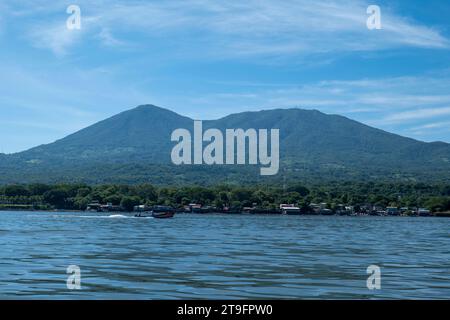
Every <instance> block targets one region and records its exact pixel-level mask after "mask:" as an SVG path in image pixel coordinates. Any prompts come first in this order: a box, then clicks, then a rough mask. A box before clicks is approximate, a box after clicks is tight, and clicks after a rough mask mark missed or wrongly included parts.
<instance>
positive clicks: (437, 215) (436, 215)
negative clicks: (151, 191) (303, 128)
mask: <svg viewBox="0 0 450 320" xmlns="http://www.w3.org/2000/svg"><path fill="white" fill-rule="evenodd" d="M1 212H37V213H38V212H42V213H52V212H61V213H71V212H73V213H82V212H85V213H92V214H96V213H97V214H135V213H136V212H134V211H101V212H97V211H88V210H76V209H74V210H67V209H61V210H60V209H52V210H33V209H29V210H26V209H3V208H2V209H0V214H1ZM180 214H189V215H199V216H201V215H229V216H234V215H240V216H307V217H336V216H338V217H383V218H386V217H396V218H408V217H411V218H419V217H422V218H450V212H441V213H431V214H430V215H371V214H337V213H336V214H311V213H309V214H307V213H305V214H282V213H249V212H233V213H226V212H205V213H196V212H177V213H176V215H180Z"/></svg>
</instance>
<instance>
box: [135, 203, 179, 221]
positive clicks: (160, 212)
mask: <svg viewBox="0 0 450 320" xmlns="http://www.w3.org/2000/svg"><path fill="white" fill-rule="evenodd" d="M174 215H175V209H174V208H172V207H169V206H154V207H153V208H152V209H151V211H145V212H139V213H137V214H135V215H134V216H135V217H137V218H157V219H166V218H173V216H174Z"/></svg>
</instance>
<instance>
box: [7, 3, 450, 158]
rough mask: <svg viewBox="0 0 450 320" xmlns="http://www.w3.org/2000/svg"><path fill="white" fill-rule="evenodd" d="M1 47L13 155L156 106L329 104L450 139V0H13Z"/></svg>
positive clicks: (427, 137)
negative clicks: (74, 25)
mask: <svg viewBox="0 0 450 320" xmlns="http://www.w3.org/2000/svg"><path fill="white" fill-rule="evenodd" d="M70 5H77V6H78V7H79V8H80V11H81V19H80V22H81V26H80V27H81V28H80V29H69V28H68V27H67V23H66V22H67V20H68V18H70V17H71V14H72V13H71V12H69V13H67V8H68V7H69V6H70ZM369 5H377V6H379V8H380V10H381V29H373V30H369V29H368V28H367V24H366V22H367V19H368V18H369V16H370V14H368V13H367V8H368V6H369ZM0 48H1V49H0V153H14V152H19V151H22V150H26V149H28V148H30V147H34V146H36V145H40V144H45V143H50V142H53V141H55V140H57V139H60V138H62V137H64V136H66V135H68V134H70V133H73V132H75V131H77V130H79V129H82V128H84V127H86V126H89V125H91V124H94V123H95V122H97V121H100V120H103V119H105V118H107V117H110V116H112V115H114V114H117V113H119V112H122V111H124V110H128V109H131V108H133V107H136V106H138V105H142V104H154V105H157V106H160V107H164V108H167V109H170V110H173V111H175V112H177V113H180V114H182V115H186V116H190V117H192V118H195V119H215V118H220V117H222V116H225V115H228V114H231V113H237V112H242V111H256V110H262V109H272V108H292V107H298V108H304V109H317V110H320V111H322V112H325V113H328V114H340V115H344V116H346V117H349V118H351V119H354V120H357V121H360V122H362V123H365V124H368V125H370V126H374V127H377V128H380V129H383V130H387V131H389V132H394V133H397V134H400V135H403V136H407V137H412V138H415V139H419V140H422V141H427V142H428V141H445V142H450V1H448V0H428V1H423V0H389V1H386V0H383V1H381V0H371V1H365V0H341V1H328V0H325V1H305V0H283V1H280V0H248V1H242V0H240V1H235V0H227V1H223V0H170V1H161V0H160V1H137V0H108V1H104V0H97V1H96V0H70V1H43V0H0ZM149 125H151V123H149Z"/></svg>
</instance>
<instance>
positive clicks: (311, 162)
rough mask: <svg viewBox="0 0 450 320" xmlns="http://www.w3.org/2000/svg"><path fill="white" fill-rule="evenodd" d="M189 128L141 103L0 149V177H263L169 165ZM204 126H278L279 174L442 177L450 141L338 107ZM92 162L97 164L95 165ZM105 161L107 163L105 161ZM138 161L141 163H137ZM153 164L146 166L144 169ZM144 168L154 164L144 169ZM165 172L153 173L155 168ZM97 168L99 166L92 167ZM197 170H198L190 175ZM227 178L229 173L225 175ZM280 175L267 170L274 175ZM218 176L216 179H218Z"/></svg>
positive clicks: (238, 116) (245, 116)
mask: <svg viewBox="0 0 450 320" xmlns="http://www.w3.org/2000/svg"><path fill="white" fill-rule="evenodd" d="M178 128H185V129H188V130H189V131H192V129H193V119H191V118H189V117H185V116H182V115H180V114H178V113H176V112H173V111H170V110H167V109H164V108H161V107H157V106H154V105H140V106H138V107H136V108H133V109H130V110H126V111H123V112H121V113H119V114H116V115H114V116H112V117H109V118H107V119H104V120H102V121H99V122H97V123H95V124H93V125H91V126H88V127H86V128H84V129H81V130H79V131H77V132H75V133H72V134H70V135H68V136H66V137H64V138H62V139H58V140H56V141H55V142H53V143H49V144H44V145H40V146H36V147H34V148H31V149H29V150H26V151H22V152H19V153H15V154H10V155H2V154H0V173H3V174H2V177H1V178H0V183H13V182H14V183H16V182H29V181H30V180H32V181H52V182H53V181H55V182H59V181H63V180H65V179H69V180H70V179H72V180H76V181H81V182H85V181H86V182H90V183H102V182H104V181H108V182H115V181H116V180H115V179H116V177H118V176H119V174H118V172H121V173H122V175H121V176H127V172H129V174H130V177H129V179H128V178H126V179H122V178H120V179H117V181H121V182H126V183H134V182H139V181H148V180H150V181H151V182H152V181H154V180H155V181H157V182H155V183H158V182H164V181H174V183H177V181H180V183H186V181H187V180H189V179H190V180H192V181H191V182H193V183H196V182H198V181H202V183H204V182H205V181H208V179H210V180H217V179H219V180H220V181H222V180H224V181H226V182H234V180H233V179H234V178H233V179H231V178H230V177H237V179H238V180H239V175H240V174H241V175H242V177H245V179H246V180H248V182H249V183H254V182H265V181H266V180H264V179H262V178H261V177H259V176H255V175H257V174H256V172H257V170H255V169H256V168H254V167H251V166H244V167H243V166H235V168H220V166H215V167H204V166H201V167H192V166H186V165H185V166H180V167H176V166H173V165H171V161H170V153H171V149H172V148H173V146H174V145H175V143H174V142H172V141H171V140H170V135H171V133H172V131H173V130H175V129H178ZM203 128H204V129H203V130H206V129H208V128H217V129H219V130H225V129H238V128H242V129H249V128H254V129H272V128H277V129H280V161H281V168H280V170H281V172H282V175H283V179H286V176H287V177H288V179H312V180H314V179H347V180H352V179H380V178H389V177H398V178H399V179H416V180H421V179H436V178H439V179H447V178H448V177H449V176H450V174H449V173H448V172H450V162H449V161H450V160H449V159H450V144H448V143H445V142H439V141H437V142H422V141H419V140H415V139H412V138H407V137H402V136H400V135H397V134H393V133H389V132H386V131H383V130H381V129H377V128H373V127H370V126H368V125H365V124H362V123H360V122H358V121H355V120H352V119H349V118H347V117H344V116H341V115H336V114H333V115H329V114H325V113H323V112H321V111H319V110H305V109H300V108H290V109H271V110H260V111H246V112H242V113H234V114H230V115H227V116H225V117H222V118H219V119H215V120H204V121H203ZM94 168H96V170H95V169H94ZM106 168H110V169H108V170H107V169H106ZM137 168H140V169H139V170H140V171H141V172H139V171H137V170H138V169H137ZM149 168H151V169H149ZM149 170H151V171H153V176H152V172H149ZM158 170H159V171H161V172H163V174H162V176H159V178H158V179H155V178H154V177H156V175H158V174H159V173H157V172H156V173H155V172H154V171H158ZM96 172H102V174H100V173H96ZM195 175H198V178H195V177H194V176H195ZM230 179H231V180H232V181H229V180H230ZM277 179H281V176H280V175H279V176H278V177H272V178H268V179H267V181H276V180H277ZM220 181H219V182H220Z"/></svg>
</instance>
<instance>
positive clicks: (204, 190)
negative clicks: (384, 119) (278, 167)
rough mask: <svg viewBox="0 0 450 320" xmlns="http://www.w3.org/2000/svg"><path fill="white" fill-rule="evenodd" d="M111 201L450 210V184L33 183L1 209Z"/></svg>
mask: <svg viewBox="0 0 450 320" xmlns="http://www.w3.org/2000/svg"><path fill="white" fill-rule="evenodd" d="M91 202H99V203H111V204H113V205H117V206H121V207H122V208H123V209H124V210H129V211H131V210H132V209H133V207H134V206H135V205H140V204H146V205H150V206H151V205H157V204H162V205H170V206H173V207H175V208H182V207H183V206H185V205H187V204H189V203H198V204H201V205H204V206H213V207H216V208H219V209H221V208H223V207H225V206H226V207H230V208H235V209H237V210H239V209H242V208H244V207H258V208H265V209H275V208H278V206H279V204H280V203H289V204H295V205H297V206H298V207H300V208H301V209H302V210H303V211H304V212H308V210H309V208H310V206H311V204H314V203H323V204H326V207H327V208H328V209H331V210H334V209H336V208H337V207H338V206H342V205H345V206H354V207H356V208H358V207H361V206H367V205H371V206H380V207H388V206H390V207H410V208H414V207H415V208H419V207H420V208H427V209H429V210H431V211H433V212H445V211H449V210H450V185H445V184H436V185H431V184H424V183H404V184H401V183H392V184H389V183H374V182H366V183H362V182H361V183H355V182H352V183H344V182H334V183H327V184H326V185H313V184H311V185H301V184H289V185H285V186H283V187H279V186H272V185H255V186H251V187H237V186H230V185H217V186H211V187H202V186H189V187H187V186H186V187H156V186H153V185H150V184H141V185H95V186H90V185H85V184H58V185H45V184H29V185H6V186H0V209H1V208H3V209H40V210H49V209H66V210H85V209H86V208H87V206H88V204H89V203H91Z"/></svg>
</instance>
